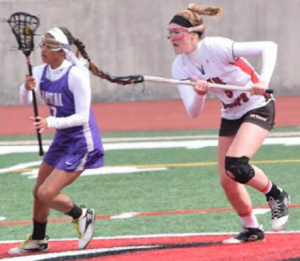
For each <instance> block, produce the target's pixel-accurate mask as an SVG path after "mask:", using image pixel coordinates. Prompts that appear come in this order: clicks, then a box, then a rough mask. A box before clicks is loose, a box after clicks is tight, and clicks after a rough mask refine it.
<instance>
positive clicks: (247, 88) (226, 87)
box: [143, 76, 273, 93]
mask: <svg viewBox="0 0 300 261" xmlns="http://www.w3.org/2000/svg"><path fill="white" fill-rule="evenodd" d="M143 78H144V81H145V82H160V83H171V84H182V85H191V86H194V85H195V82H193V81H191V80H176V79H169V78H164V77H156V76H144V77H143ZM211 87H212V88H216V89H223V90H237V91H250V90H251V86H236V85H229V84H217V83H211ZM266 92H267V93H273V90H266Z"/></svg>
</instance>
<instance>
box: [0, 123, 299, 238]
mask: <svg viewBox="0 0 300 261" xmlns="http://www.w3.org/2000/svg"><path fill="white" fill-rule="evenodd" d="M298 131H299V129H298V128H280V129H275V130H274V131H273V132H276V133H278V137H270V138H269V139H268V142H266V143H272V144H265V145H263V146H262V147H261V149H260V151H259V152H258V153H257V154H256V155H255V157H254V158H253V159H252V163H253V164H255V165H257V166H258V167H260V168H262V169H263V170H264V171H265V172H266V173H267V175H268V176H269V177H270V178H271V179H272V180H273V181H274V182H275V183H277V184H278V185H280V186H282V187H283V188H284V189H285V190H287V191H288V192H289V194H290V195H291V199H292V204H294V205H293V206H294V207H292V208H291V210H290V222H289V224H288V225H287V226H286V229H285V230H286V231H298V230H299V225H300V219H299V218H298V217H299V214H300V211H299V208H298V207H297V204H299V203H300V193H299V184H298V174H299V169H300V157H299V155H300V146H299V141H298V140H297V139H299V136H300V134H297V133H296V134H295V133H294V134H293V133H291V134H290V135H289V133H290V132H298ZM216 135H217V131H216V130H211V131H208V130H206V131H174V132H131V133H104V134H103V135H102V136H103V140H104V146H105V149H106V157H105V168H103V169H102V170H101V171H100V170H98V171H96V172H91V173H88V174H89V175H83V176H81V177H80V178H79V179H78V180H77V181H76V182H75V183H73V184H72V185H71V186H70V187H68V188H66V189H65V191H64V192H65V193H66V194H68V195H69V196H70V197H71V199H72V200H73V201H74V202H76V203H77V204H78V205H81V204H84V205H86V206H88V207H92V208H94V209H95V210H96V212H97V215H98V220H97V222H96V229H95V237H100V236H121V235H151V234H171V233H200V232H232V231H239V230H240V221H239V218H238V217H237V216H236V214H235V213H234V212H233V211H230V210H228V209H227V208H230V205H229V203H228V202H227V200H226V198H225V196H224V195H223V191H222V189H221V188H220V186H219V181H218V171H217V164H216V161H217V147H216V140H217V138H216ZM43 139H44V144H45V147H46V146H47V145H46V144H48V142H47V140H50V139H51V135H50V136H44V137H43ZM285 139H286V140H285ZM30 140H31V141H32V142H31V143H33V144H34V143H35V136H22V137H20V136H19V137H3V138H1V139H0V152H1V154H0V193H1V198H0V218H1V217H3V219H4V218H5V220H3V221H0V241H2V240H20V239H23V238H25V236H26V235H27V234H30V233H31V230H32V226H31V224H30V220H31V218H32V202H33V198H32V194H31V191H32V188H33V186H34V183H35V178H34V176H35V173H36V170H37V168H38V163H37V162H38V161H40V160H41V157H39V156H38V155H37V152H35V150H33V152H28V148H29V147H30V146H32V145H30V144H29V145H28V144H27V145H21V144H22V143H21V141H22V142H24V141H30ZM19 141H20V142H19ZM287 142H288V145H287ZM8 144H12V145H8ZM16 144H18V149H19V150H20V152H18V153H14V152H12V153H5V149H7V147H9V146H13V145H16ZM28 146H29V147H28ZM23 149H24V150H23ZM22 151H23V152H22ZM36 151H37V147H36ZM32 162H35V163H32ZM18 164H27V165H25V167H24V166H19V167H18V166H17V167H15V168H13V167H14V166H16V165H18ZM249 192H250V194H251V197H252V201H253V205H254V206H264V207H265V206H267V203H266V200H265V197H264V196H263V195H262V194H260V193H258V192H256V191H254V190H253V189H252V188H249ZM203 210H206V211H203ZM133 213H135V214H133ZM137 213H139V214H137ZM64 217H65V216H64V215H63V214H61V213H59V212H56V211H52V213H51V216H50V219H58V222H55V223H49V224H48V235H49V236H50V238H70V237H71V238H74V237H75V231H74V230H73V228H72V225H71V224H70V222H64V219H63V218H64ZM258 219H259V221H260V222H261V224H262V225H263V227H264V230H265V231H271V218H270V213H269V212H268V213H265V214H260V215H258ZM23 221H25V222H27V223H29V224H27V223H26V224H23V223H22V222H23Z"/></svg>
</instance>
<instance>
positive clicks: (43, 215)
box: [33, 162, 54, 223]
mask: <svg viewBox="0 0 300 261" xmlns="http://www.w3.org/2000/svg"><path fill="white" fill-rule="evenodd" d="M53 169H54V168H53V167H52V166H50V165H48V164H47V163H45V162H42V164H41V166H40V169H39V174H38V177H37V181H36V184H35V187H34V190H33V196H34V204H33V219H34V220H36V221H38V222H40V223H44V222H47V218H48V216H49V214H50V208H49V206H47V205H45V204H44V203H43V202H41V201H40V200H39V198H38V195H37V192H38V190H39V188H40V186H41V185H42V184H43V183H44V181H45V180H46V179H47V177H48V176H49V175H50V173H51V172H52V171H53Z"/></svg>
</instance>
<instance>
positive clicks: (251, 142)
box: [226, 122, 289, 232]
mask: <svg viewBox="0 0 300 261" xmlns="http://www.w3.org/2000/svg"><path fill="white" fill-rule="evenodd" d="M268 134H269V131H268V130H265V129H263V128H262V127H260V126H258V125H256V124H253V123H249V122H244V123H243V124H242V125H241V127H240V129H239V131H238V133H237V135H236V137H235V139H234V140H233V142H232V144H231V146H230V147H229V150H228V152H227V155H226V156H228V157H227V158H226V159H227V160H232V159H233V160H234V161H235V164H236V165H234V164H233V168H231V166H230V164H229V166H227V165H226V168H227V174H228V175H232V176H233V177H236V178H237V177H238V175H239V176H240V177H242V180H245V181H246V182H245V183H246V184H247V185H250V186H252V187H253V188H255V189H257V190H259V191H260V192H263V193H265V194H266V197H267V201H268V203H269V206H270V208H271V212H272V228H273V230H274V231H276V232H277V231H280V230H282V229H283V227H284V226H285V224H286V223H287V221H288V203H289V196H288V194H287V193H286V192H285V191H283V190H282V189H280V188H278V187H277V186H276V185H275V184H273V183H272V182H271V181H270V180H269V178H268V177H267V176H266V175H265V173H264V172H263V171H262V170H261V169H259V168H257V167H255V166H250V164H249V163H248V162H244V163H242V164H241V163H240V162H238V160H239V159H241V157H247V158H248V159H250V158H252V157H253V155H254V154H255V153H256V152H257V151H258V149H259V148H260V146H261V145H262V143H263V141H264V139H265V138H266V137H267V135H268ZM229 157H232V158H231V159H230V158H229ZM227 162H228V161H227ZM231 169H232V171H231ZM234 169H236V174H235V173H232V172H234ZM229 171H230V172H231V173H230V172H229ZM228 172H229V173H228ZM249 173H250V174H251V175H250V174H249ZM243 176H244V177H243ZM243 183H244V182H243Z"/></svg>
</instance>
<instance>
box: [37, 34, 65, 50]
mask: <svg viewBox="0 0 300 261" xmlns="http://www.w3.org/2000/svg"><path fill="white" fill-rule="evenodd" d="M43 46H46V47H47V48H48V49H49V50H50V51H52V52H59V51H61V50H63V49H68V50H70V45H69V44H62V43H60V42H58V41H56V40H55V39H51V38H45V37H44V36H42V42H41V43H40V47H41V48H42V47H43Z"/></svg>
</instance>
